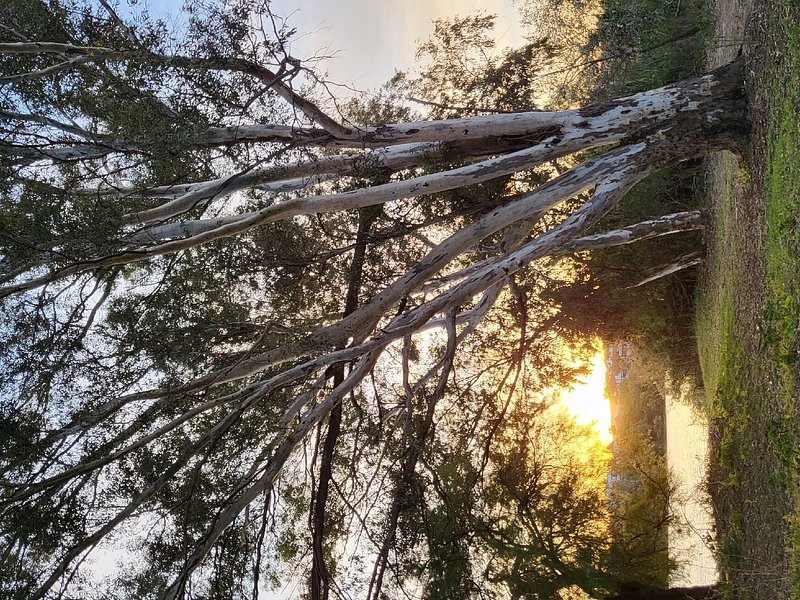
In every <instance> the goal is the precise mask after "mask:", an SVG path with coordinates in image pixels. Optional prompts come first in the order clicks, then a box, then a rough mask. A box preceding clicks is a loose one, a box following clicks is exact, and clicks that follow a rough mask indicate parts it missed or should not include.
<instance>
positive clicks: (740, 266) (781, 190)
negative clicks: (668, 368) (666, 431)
mask: <svg viewBox="0 0 800 600" xmlns="http://www.w3.org/2000/svg"><path fill="white" fill-rule="evenodd" d="M798 23H800V20H798V12H797V8H795V7H793V6H792V3H791V0H780V1H759V2H756V3H755V5H754V6H753V18H752V19H751V22H750V25H749V30H748V37H749V44H748V50H747V53H746V56H747V58H748V67H749V69H750V71H751V73H752V75H751V76H750V78H749V81H748V91H749V95H750V99H751V112H752V115H753V152H752V156H751V157H750V159H749V161H748V162H747V164H745V165H740V164H739V163H738V162H737V160H736V159H735V158H734V157H733V156H732V155H721V156H717V157H714V159H713V160H712V161H711V164H710V169H709V172H710V175H709V190H710V198H711V201H712V203H713V204H712V209H713V213H714V215H715V222H714V225H713V227H712V231H711V232H710V235H709V236H708V239H707V243H708V245H709V257H710V259H709V261H708V264H707V267H706V273H705V276H704V284H703V286H702V293H701V294H700V297H699V301H698V308H697V327H696V330H697V339H698V350H699V355H700V362H701V368H702V372H703V380H704V386H705V390H706V394H707V400H708V402H709V405H710V406H711V416H712V448H711V466H710V475H709V479H710V482H709V488H710V492H711V495H712V500H713V503H714V509H715V517H716V520H717V529H718V545H719V549H718V551H719V557H720V563H721V568H722V571H723V576H724V578H725V579H726V587H727V588H728V591H729V596H730V597H731V598H736V599H737V600H748V599H753V600H760V599H764V600H766V599H774V598H797V599H800V516H798V512H797V510H798V506H800V423H799V422H798V415H799V414H800V412H798V409H800V399H798V381H800V369H799V368H798V352H799V351H800V337H799V335H800V334H799V333H798V332H800V151H798V140H800V26H799V25H798Z"/></svg>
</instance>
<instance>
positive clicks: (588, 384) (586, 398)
mask: <svg viewBox="0 0 800 600" xmlns="http://www.w3.org/2000/svg"><path fill="white" fill-rule="evenodd" d="M605 387H606V363H605V355H604V353H603V352H602V350H601V351H599V352H597V354H595V355H594V356H593V357H592V358H591V360H590V361H589V374H588V375H586V376H585V377H582V378H580V379H578V381H577V382H576V383H575V387H573V388H572V389H571V390H565V391H564V392H562V394H561V398H560V400H559V404H560V405H562V406H564V407H565V408H566V409H567V412H569V414H570V415H572V416H573V417H574V418H575V421H577V422H578V423H579V424H581V425H590V424H591V425H592V426H593V428H594V430H595V432H596V433H597V437H598V438H599V439H600V441H601V442H602V443H603V444H605V445H608V444H610V443H611V441H612V440H613V436H612V435H611V405H610V404H609V401H608V397H607V396H606V393H605Z"/></svg>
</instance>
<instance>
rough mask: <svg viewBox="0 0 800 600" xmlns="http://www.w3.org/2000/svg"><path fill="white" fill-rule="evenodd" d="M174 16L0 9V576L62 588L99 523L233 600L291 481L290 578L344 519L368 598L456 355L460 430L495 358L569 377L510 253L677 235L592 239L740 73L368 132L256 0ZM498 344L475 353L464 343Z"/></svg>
mask: <svg viewBox="0 0 800 600" xmlns="http://www.w3.org/2000/svg"><path fill="white" fill-rule="evenodd" d="M191 9H192V12H191V13H190V18H189V20H188V26H187V28H186V31H184V32H181V35H179V36H176V37H174V38H171V37H170V36H169V35H168V34H167V29H166V27H165V25H164V24H163V23H160V22H157V21H153V20H150V19H147V18H146V17H144V18H142V19H140V20H139V21H136V22H124V21H123V20H122V19H121V18H120V16H119V15H117V13H116V12H114V10H113V9H112V8H111V6H110V5H109V4H108V3H107V2H105V1H103V0H100V4H99V6H93V5H84V4H81V3H79V2H71V1H69V0H64V1H62V2H57V1H52V2H47V3H45V2H30V1H28V0H24V1H23V0H17V1H11V2H8V3H6V4H5V5H4V6H3V8H2V9H0V11H2V15H3V25H2V28H1V29H0V35H1V36H2V41H0V54H2V59H0V70H2V76H0V84H2V86H3V87H2V96H0V111H1V112H0V120H1V121H0V122H2V125H3V139H2V145H0V157H1V158H2V165H1V167H2V169H3V175H4V177H3V184H2V185H3V187H2V209H0V210H2V230H1V231H0V253H1V254H2V260H1V261H0V283H2V287H0V296H1V297H2V298H3V299H4V312H5V314H6V315H9V317H10V318H8V319H6V322H5V323H4V326H3V328H2V331H1V332H0V335H1V336H2V340H0V343H2V347H3V350H4V358H3V367H4V369H3V375H2V386H3V392H2V395H0V400H2V412H1V413H0V414H1V416H2V420H1V421H0V423H1V424H2V427H0V432H1V433H0V435H2V438H3V448H4V451H3V454H2V462H1V463H0V477H2V481H1V482H0V483H1V484H2V487H3V490H4V491H3V497H2V500H1V501H0V502H2V513H0V523H1V525H0V530H1V531H2V532H3V533H2V538H0V542H1V543H2V551H1V552H2V556H3V564H2V569H3V578H2V579H3V581H5V582H6V583H4V584H3V585H4V586H6V587H5V588H3V589H4V592H8V593H9V594H16V595H17V596H18V597H26V598H27V597H31V598H41V597H45V596H46V595H48V594H50V595H56V596H63V595H64V594H65V593H67V592H68V591H70V590H75V589H78V590H80V589H81V585H82V583H81V578H80V576H79V575H80V572H79V568H80V566H81V563H82V562H83V561H84V560H85V558H86V556H87V555H88V554H89V553H90V552H91V551H92V550H93V549H94V548H96V547H97V546H98V545H99V544H102V543H105V541H106V540H109V539H114V536H115V535H118V537H117V538H116V539H117V540H118V542H119V541H120V540H122V539H124V536H123V535H122V534H117V533H116V532H119V531H121V530H125V528H126V527H128V529H127V533H128V535H132V536H134V538H135V537H136V530H137V528H138V529H139V530H148V531H150V532H152V534H151V535H147V536H145V537H144V538H143V539H137V541H136V544H138V546H139V547H138V551H140V552H141V553H143V554H145V555H146V557H147V567H145V568H143V569H141V570H140V572H137V573H134V574H127V575H126V577H127V582H126V586H127V587H126V588H125V589H126V591H125V592H120V593H123V594H133V595H135V596H139V597H147V596H150V595H152V594H153V593H157V594H159V595H160V596H162V597H165V598H176V597H182V596H185V595H191V596H199V597H209V598H211V597H231V596H242V595H244V594H253V595H257V593H258V589H259V585H260V584H259V582H260V581H262V579H263V578H265V577H279V576H280V575H281V573H278V572H269V571H268V572H264V569H267V566H265V564H264V563H263V561H262V555H263V553H265V552H267V551H273V550H274V551H275V552H276V553H277V554H280V555H281V556H283V557H285V558H286V560H287V561H291V560H302V559H303V557H302V550H301V546H302V544H301V543H300V541H302V540H301V537H299V536H302V535H305V534H300V533H298V531H297V529H296V522H294V521H292V520H291V519H289V520H286V521H281V522H274V521H273V522H270V520H271V518H272V516H274V515H275V514H279V513H280V514H289V513H292V512H293V511H294V512H299V511H302V510H305V509H307V508H308V507H307V505H305V496H304V492H303V485H302V484H303V483H306V484H308V485H307V487H309V488H310V489H313V490H314V494H313V500H312V508H311V511H310V514H311V518H310V520H311V530H312V532H313V533H312V534H311V538H312V539H311V540H310V546H311V547H312V548H313V550H312V552H311V554H312V559H311V561H312V567H311V575H310V578H311V586H310V587H311V589H312V594H313V596H314V597H326V596H327V594H328V593H329V590H331V589H333V585H334V582H333V581H332V578H331V577H330V573H331V572H332V570H333V569H334V567H335V558H336V557H338V556H341V555H342V552H343V550H341V548H340V547H339V546H337V543H336V542H337V539H336V535H335V533H336V532H337V531H341V530H343V529H345V528H347V527H348V525H347V524H346V523H345V521H347V520H348V519H349V520H352V519H355V518H356V517H358V518H361V519H362V521H361V522H360V523H357V524H353V523H350V527H352V528H355V529H358V530H361V531H362V532H363V538H364V540H365V541H364V543H365V544H368V545H369V547H370V550H369V553H370V554H372V555H373V557H374V558H375V560H374V566H373V569H372V573H371V577H370V578H369V581H359V582H355V583H354V585H361V586H362V587H363V588H365V589H366V592H367V596H368V597H369V598H375V599H377V598H380V597H381V594H382V590H383V589H384V586H385V585H386V584H385V583H384V582H385V579H386V577H387V573H388V574H389V577H390V578H393V579H394V581H395V582H396V583H395V584H396V585H397V582H402V580H403V579H404V574H402V573H399V572H398V571H397V570H396V569H397V565H396V564H395V562H394V560H393V559H392V558H391V557H390V555H391V554H393V553H394V555H396V556H401V555H402V550H403V546H404V544H405V545H406V549H407V550H408V551H410V552H418V549H417V547H416V546H414V545H413V539H407V538H406V537H404V531H403V529H402V527H401V526H402V524H403V519H405V518H407V517H408V515H409V513H410V510H411V509H412V508H413V507H412V505H411V504H410V503H409V501H410V499H411V498H413V497H414V496H413V494H412V493H411V492H412V491H413V490H414V486H415V485H418V484H419V481H420V480H419V477H418V475H419V473H420V471H422V470H424V469H425V468H426V460H427V454H426V452H427V450H426V449H429V448H430V447H431V444H433V442H434V441H435V440H436V430H437V426H439V425H440V422H441V420H442V412H443V411H446V410H450V411H453V410H455V409H454V404H453V403H454V402H456V400H452V401H451V400H448V398H451V396H448V395H447V394H446V392H447V391H448V389H450V388H452V387H453V386H458V385H459V384H460V383H461V382H460V380H459V379H458V377H457V373H458V371H459V367H458V365H459V364H460V363H459V361H463V360H465V359H464V358H463V356H462V354H461V352H462V351H463V350H464V348H465V347H469V348H471V349H472V350H473V351H474V352H478V351H479V350H482V351H483V352H484V353H483V354H481V355H479V358H477V359H476V360H475V362H474V363H471V364H470V367H469V369H468V372H469V373H475V374H476V375H475V376H474V379H475V380H476V381H477V380H478V379H480V375H479V374H481V373H482V371H485V372H487V373H491V375H492V377H494V380H493V381H495V382H496V386H497V387H496V391H497V392H498V393H497V394H495V395H489V394H484V395H480V394H479V395H478V397H479V399H480V401H476V402H475V404H474V406H473V408H471V409H470V411H468V414H470V415H476V416H475V419H474V420H473V421H472V423H473V425H470V420H469V419H464V421H463V422H462V426H464V427H470V426H471V427H472V430H471V431H472V433H473V437H474V434H475V432H477V431H479V430H480V432H481V433H482V434H483V435H485V440H486V441H485V444H486V445H487V447H488V446H491V443H492V439H493V436H494V434H495V433H496V427H495V426H494V425H493V423H494V422H493V421H490V422H487V421H485V420H483V419H484V416H483V415H485V414H491V413H492V411H494V415H495V416H496V417H497V419H501V420H502V418H503V417H504V415H505V409H504V408H503V406H504V404H503V402H499V403H498V398H505V397H507V398H509V399H510V398H513V397H514V396H513V394H514V389H516V386H517V381H518V380H519V379H520V378H524V377H526V376H527V377H534V378H535V379H537V380H538V381H537V382H536V383H537V385H538V386H539V387H542V384H543V382H548V380H549V381H550V382H554V381H558V380H564V379H566V378H567V377H566V374H565V373H563V369H561V368H560V367H559V366H558V364H557V362H558V361H557V360H554V359H553V358H552V356H551V355H550V354H549V352H550V349H551V348H552V345H553V336H552V334H551V332H549V331H548V327H547V320H546V319H545V318H543V315H546V311H544V310H538V309H537V310H531V308H532V307H533V306H536V303H537V302H538V298H539V295H538V290H540V289H541V288H542V287H544V286H546V285H547V277H546V276H545V275H543V274H541V273H538V272H537V268H536V262H537V261H540V260H542V259H545V258H554V257H559V256H564V255H567V254H571V253H575V252H583V251H587V250H591V249H594V248H601V247H608V246H613V245H620V244H630V243H633V242H636V241H640V240H645V239H649V238H653V237H657V236H664V235H668V234H675V233H679V232H682V231H688V230H695V229H697V228H700V227H702V215H700V214H699V213H697V212H683V213H676V214H673V215H668V216H665V217H660V218H657V219H652V220H649V221H646V222H642V223H636V224H632V225H628V226H625V227H620V228H616V229H614V230H611V231H605V232H601V233H598V232H594V233H589V229H590V228H591V227H593V226H595V225H596V224H597V223H599V222H600V220H601V218H602V217H603V215H604V214H605V213H606V212H607V211H608V210H609V209H610V208H612V207H613V206H614V205H615V204H617V203H618V202H620V201H621V200H622V199H623V198H624V196H625V193H626V192H627V191H628V190H630V189H631V188H632V187H633V186H634V185H635V184H636V183H637V182H639V181H641V180H642V179H643V178H644V177H646V176H647V175H648V174H650V173H653V172H655V171H657V170H658V169H661V168H663V167H665V166H667V165H670V164H674V163H677V162H680V161H684V160H688V159H691V158H694V157H697V156H700V155H703V154H705V153H707V152H710V151H713V150H717V149H721V148H728V149H732V150H734V151H738V150H739V149H740V148H741V147H742V145H743V144H744V143H745V138H746V133H747V132H746V127H745V123H746V120H745V105H744V94H743V92H742V89H741V73H740V70H741V65H740V64H739V63H738V62H737V63H734V64H731V65H727V66H725V67H722V68H720V69H717V70H715V71H713V72H711V73H708V74H706V75H703V76H701V77H697V78H694V79H690V80H686V81H683V82H680V83H676V84H673V85H670V86H666V87H663V88H659V89H655V90H651V91H648V92H643V93H640V94H636V95H633V96H629V97H626V98H621V99H617V100H613V101H610V102H604V103H602V104H597V105H593V106H588V107H585V108H582V109H573V110H565V111H558V112H549V111H538V112H513V113H499V114H482V115H478V116H470V117H461V118H453V119H445V120H416V121H411V122H397V123H380V124H376V125H370V126H365V125H360V124H359V123H355V122H348V121H340V120H337V119H336V118H334V117H333V116H331V115H330V114H328V112H329V111H326V110H324V105H323V101H322V100H317V101H313V100H312V99H311V98H313V97H314V95H315V94H316V95H318V96H323V97H324V91H325V90H324V88H320V87H319V86H314V85H313V83H314V81H315V79H314V76H313V73H311V72H310V71H308V70H307V69H306V67H305V66H304V65H302V64H301V63H299V62H298V61H297V60H296V59H294V58H293V57H292V56H290V55H289V54H288V53H287V50H286V41H287V39H288V38H289V37H290V36H291V34H292V32H291V31H290V30H288V29H287V28H285V27H281V26H280V21H279V20H278V19H276V18H275V17H274V16H273V15H272V14H271V13H270V12H269V4H268V2H255V3H251V2H248V1H245V0H239V1H236V2H229V3H226V4H225V5H219V6H218V5H210V6H205V5H203V4H200V3H198V4H194V5H192V6H191ZM539 47H540V46H536V48H539ZM533 48H534V47H533V46H532V47H530V48H529V50H531V52H527V53H523V54H522V55H521V56H523V57H524V58H525V59H530V58H532V56H533V53H532V49H533ZM511 65H512V63H510V62H503V61H501V63H500V64H499V65H494V67H493V68H494V71H491V73H493V74H494V76H495V77H496V78H498V77H499V78H501V79H502V78H503V77H510V78H511V79H510V80H511V81H512V82H516V81H517V80H516V79H515V77H516V75H517V74H518V73H517V72H516V71H514V70H513V69H511V68H510V66H511ZM301 75H304V76H305V77H306V79H305V81H306V83H302V81H303V80H301ZM496 78H495V79H493V80H497V79H496ZM515 84H516V83H515ZM485 99H486V98H483V97H481V101H483V100H485ZM488 100H489V101H491V98H489V99H488ZM510 109H512V110H517V109H518V107H516V106H511V107H510ZM577 153H581V154H582V156H583V157H584V158H585V160H584V161H583V162H580V163H579V164H576V165H575V166H574V167H573V168H571V169H569V170H566V171H564V172H563V173H561V174H560V175H558V176H556V177H554V178H552V179H550V180H549V181H546V182H543V183H541V185H538V186H534V185H532V184H531V183H530V181H531V177H529V176H527V175H525V177H523V178H520V180H517V179H515V177H516V174H518V173H523V174H524V173H526V172H527V171H529V170H531V169H533V168H535V167H537V166H540V165H543V164H545V163H547V162H548V161H552V160H555V159H559V158H562V157H566V156H571V155H575V154H577ZM564 203H567V204H566V206H569V207H572V206H575V208H574V210H571V211H566V209H565V208H564V207H565V204H564ZM559 207H560V208H559ZM565 212H566V213H567V214H564V213H565ZM497 306H505V308H506V311H505V314H506V315H509V314H510V315H513V319H511V321H510V322H509V320H508V319H506V320H505V321H503V319H504V318H505V317H498V316H497V309H496V308H495V307H497ZM539 308H540V307H539ZM493 321H494V324H495V325H498V326H497V327H494V328H493V327H492V326H491V325H492V323H493ZM509 330H510V331H513V334H512V335H508V331H509ZM437 331H438V332H439V334H438V335H439V337H435V334H431V335H432V336H433V337H432V338H427V337H424V336H422V335H421V334H422V333H423V332H437ZM504 335H505V336H506V337H505V342H506V344H505V345H504V346H502V347H501V349H502V350H504V352H498V354H499V356H497V355H495V356H492V355H491V354H490V353H489V352H488V349H489V347H488V346H487V345H485V344H484V345H482V346H481V345H480V343H479V342H473V343H472V345H470V336H473V337H474V338H476V339H477V340H500V339H501V338H503V336H504ZM431 340H433V341H431ZM509 340H512V341H509ZM460 349H461V350H460ZM393 360H394V361H396V364H397V366H396V367H395V368H396V370H398V371H399V372H400V380H401V384H400V385H399V386H398V387H397V388H394V387H393V386H392V385H391V383H390V380H389V379H388V378H385V377H381V376H380V375H381V373H382V372H384V373H385V372H386V371H388V370H391V369H392V367H391V366H390V365H391V364H392V361H393ZM531 360H532V361H533V362H534V363H535V365H536V369H535V371H536V375H535V376H534V375H531V374H530V373H529V374H528V375H525V372H526V369H525V364H526V361H531ZM498 374H499V375H498ZM476 385H477V384H476ZM457 397H458V396H456V398H457ZM448 403H450V404H449V408H448V407H447V406H446V405H448ZM326 425H327V427H326ZM478 425H480V427H479V426H478ZM467 431H469V429H467ZM472 443H473V444H474V441H473V442H472ZM470 447H473V446H470ZM304 452H306V453H308V454H310V455H312V456H311V458H310V459H308V463H306V461H305V460H306V457H307V455H306V454H304ZM487 454H488V451H487ZM308 465H311V466H310V467H309V466H308ZM315 465H318V467H317V466H315ZM334 472H335V473H336V474H337V475H338V478H334V477H333V474H334ZM368 474H369V476H367V475H368ZM377 481H385V482H386V483H387V485H383V486H378V485H377V483H375V482H377ZM332 492H335V494H334V495H332ZM278 508H279V509H280V511H278ZM370 508H375V509H376V510H369V509H370ZM377 509H384V510H385V513H384V514H385V516H380V514H377V515H376V511H377ZM43 524H46V526H43ZM268 531H269V534H270V535H269V536H268V535H267V532H268ZM332 532H333V533H332ZM299 540H300V541H299ZM462 551H463V548H462ZM462 554H463V552H462ZM431 556H432V560H433V559H434V558H435V556H433V555H431ZM454 577H455V578H456V579H458V581H460V582H461V583H463V582H464V581H466V580H465V579H463V578H461V579H459V577H461V576H460V575H459V574H455V575H454ZM459 585H460V584H459ZM557 591H558V590H557V589H556V590H555V592H554V593H556V592H557ZM618 591H619V594H620V595H619V597H620V598H627V597H629V596H630V593H632V592H629V591H626V590H623V589H620V590H618ZM665 593H666V592H665ZM625 594H629V596H625Z"/></svg>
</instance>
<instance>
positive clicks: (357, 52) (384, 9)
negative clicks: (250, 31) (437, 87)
mask: <svg viewBox="0 0 800 600" xmlns="http://www.w3.org/2000/svg"><path fill="white" fill-rule="evenodd" d="M272 7H273V11H274V12H275V13H276V14H282V15H287V16H289V24H290V25H291V26H293V27H296V28H297V30H298V33H300V34H301V37H299V38H298V39H297V40H296V41H295V43H294V44H293V47H292V52H293V54H295V55H296V56H297V57H298V58H301V59H302V58H306V57H309V56H311V55H313V54H315V53H319V54H325V55H330V54H335V56H334V58H331V59H329V60H327V61H325V63H324V64H323V65H322V67H323V69H324V70H327V71H328V74H329V79H331V80H332V81H334V82H336V83H344V84H353V85H354V86H355V87H357V88H360V89H364V88H369V87H375V86H377V85H379V84H380V83H382V82H384V81H386V80H387V79H388V78H389V77H391V76H392V74H393V73H394V69H395V68H398V69H400V70H408V69H410V68H412V67H413V66H414V52H415V49H416V44H417V41H418V40H425V39H427V37H428V36H429V35H430V34H431V33H432V32H433V20H434V19H436V18H440V17H447V16H454V15H456V14H460V15H467V14H475V13H478V12H481V11H483V12H486V13H489V14H496V15H498V21H497V27H496V33H497V36H498V41H499V42H500V44H501V45H510V46H514V45H519V44H520V43H521V42H522V37H521V32H520V28H519V27H518V24H517V13H516V11H515V9H514V7H513V6H512V3H511V0H273V2H272Z"/></svg>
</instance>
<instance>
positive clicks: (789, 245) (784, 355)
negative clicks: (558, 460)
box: [763, 5, 800, 598]
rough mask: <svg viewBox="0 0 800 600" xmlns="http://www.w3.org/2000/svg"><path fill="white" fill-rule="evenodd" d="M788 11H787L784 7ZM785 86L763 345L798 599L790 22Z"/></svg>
mask: <svg viewBox="0 0 800 600" xmlns="http://www.w3.org/2000/svg"><path fill="white" fill-rule="evenodd" d="M786 8H787V12H788V5H786ZM783 32H784V33H785V35H786V40H787V44H786V48H785V54H784V55H782V56H781V58H780V60H781V62H782V63H783V62H785V63H786V67H787V69H786V74H787V80H786V83H785V85H780V82H779V81H776V82H775V85H774V88H773V89H774V91H775V92H783V93H782V94H781V95H780V96H778V97H779V98H782V99H783V101H782V102H777V103H776V105H775V106H774V107H773V110H771V111H770V113H769V116H768V120H767V124H768V145H767V169H766V173H765V212H766V221H767V236H766V237H767V240H766V241H767V244H766V249H767V258H766V275H765V280H766V286H767V297H766V303H765V311H764V336H763V340H764V345H765V349H767V351H768V355H769V356H770V359H771V361H772V367H773V374H774V377H775V381H774V385H775V388H776V391H778V392H779V394H778V398H776V400H777V401H778V402H779V403H780V406H779V409H780V410H782V415H781V419H780V420H779V421H778V423H776V425H777V431H775V430H773V431H771V432H770V434H771V435H772V437H773V442H774V444H775V445H776V449H777V451H778V456H779V458H780V460H781V462H782V468H783V471H784V473H785V477H786V482H785V483H786V485H788V486H789V487H790V488H791V492H792V496H793V499H794V505H795V512H794V513H793V514H790V515H787V521H788V526H789V533H788V536H787V546H788V552H789V561H790V586H791V590H792V592H793V596H794V597H796V598H800V514H798V507H800V423H798V404H800V402H798V397H797V396H798V394H797V391H798V387H797V386H798V374H799V373H800V370H799V369H798V367H800V365H799V364H798V352H799V351H800V151H799V150H798V142H800V27H798V26H797V25H790V24H789V23H787V24H786V25H785V26H784V28H783Z"/></svg>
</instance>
